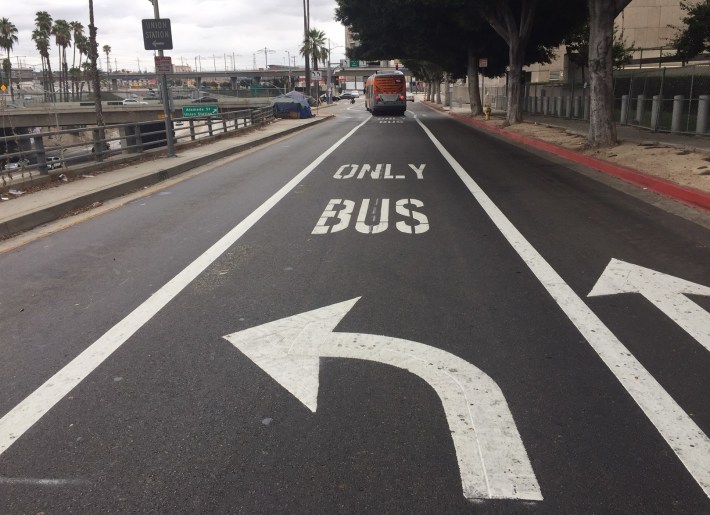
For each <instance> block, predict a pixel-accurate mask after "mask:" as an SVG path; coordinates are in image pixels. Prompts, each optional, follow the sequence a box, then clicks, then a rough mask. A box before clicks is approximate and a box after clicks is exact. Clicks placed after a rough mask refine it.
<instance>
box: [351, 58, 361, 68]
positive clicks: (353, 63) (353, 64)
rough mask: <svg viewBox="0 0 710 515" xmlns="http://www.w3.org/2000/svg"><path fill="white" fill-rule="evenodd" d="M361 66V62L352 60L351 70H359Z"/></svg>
mask: <svg viewBox="0 0 710 515" xmlns="http://www.w3.org/2000/svg"><path fill="white" fill-rule="evenodd" d="M359 66H360V61H357V60H355V59H350V68H357V67H359Z"/></svg>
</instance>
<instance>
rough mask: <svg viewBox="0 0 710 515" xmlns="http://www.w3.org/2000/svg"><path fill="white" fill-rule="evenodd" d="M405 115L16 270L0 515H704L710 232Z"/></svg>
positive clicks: (164, 197)
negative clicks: (405, 514) (464, 514)
mask: <svg viewBox="0 0 710 515" xmlns="http://www.w3.org/2000/svg"><path fill="white" fill-rule="evenodd" d="M409 107H410V109H409V110H408V112H407V114H406V116H404V117H398V116H392V117H389V116H380V117H371V116H370V115H369V113H367V112H366V111H365V110H364V103H363V102H362V101H358V102H357V103H355V104H354V105H352V104H350V103H347V104H343V105H339V106H338V107H336V108H335V109H334V112H335V113H336V114H337V117H336V118H335V119H334V120H331V121H329V122H327V123H324V124H320V125H318V126H316V127H314V128H312V129H310V130H308V131H306V132H303V133H299V134H297V135H294V136H291V137H289V138H287V139H283V140H280V141H278V142H275V143H273V144H271V145H269V146H267V147H265V148H261V149H258V150H256V151H253V152H250V153H248V154H246V155H242V156H240V157H238V158H235V159H233V160H230V161H224V162H220V163H219V164H218V165H216V166H215V167H214V168H213V169H211V170H210V171H208V172H206V173H202V174H200V175H197V176H194V177H191V178H189V179H186V180H183V181H179V182H175V183H170V184H169V185H163V186H162V187H159V188H157V189H155V190H149V191H147V192H146V193H147V194H145V195H142V196H139V197H136V198H134V199H133V200H130V201H129V202H127V203H125V205H123V206H122V207H120V208H117V209H114V210H112V211H110V212H108V213H105V214H103V215H101V216H96V217H93V218H89V219H87V220H85V221H83V222H81V223H77V224H75V225H74V226H72V227H70V228H68V229H66V230H63V231H61V232H57V233H55V234H53V235H51V236H48V237H44V238H41V239H38V240H36V241H34V242H33V243H30V244H27V245H25V246H23V247H21V248H18V249H16V250H12V251H8V252H5V253H2V254H0V270H1V271H2V287H1V288H2V295H1V296H0V335H1V336H0V355H1V356H2V359H0V392H1V393H0V415H1V416H2V418H1V419H0V513H3V514H14V513H18V514H19V513H39V512H43V513H46V514H48V515H49V514H54V513H141V512H151V513H205V512H211V513H436V514H441V513H531V514H532V513H534V514H550V513H564V514H569V513H664V514H667V513H708V512H710V500H709V497H708V496H709V495H710V440H708V436H707V435H708V434H710V374H709V373H708V370H710V314H709V312H710V296H709V295H710V288H709V286H710V231H709V230H708V229H706V228H704V227H702V226H700V225H697V224H694V223H692V222H689V221H687V220H686V219H685V218H683V217H681V216H677V215H676V214H669V213H668V212H667V211H665V210H662V209H660V208H659V207H656V206H653V205H651V204H649V203H647V202H645V201H643V200H641V199H639V198H637V197H636V196H633V195H629V194H627V193H626V192H624V191H621V190H619V189H617V188H613V187H610V186H609V185H607V184H606V183H605V182H600V181H599V180H596V179H595V178H594V176H593V174H590V173H586V172H584V171H583V170H573V169H571V168H570V167H568V166H565V165H564V164H561V163H560V162H557V161H554V160H550V159H548V158H545V157H544V156H541V155H537V154H533V153H530V152H529V151H527V150H525V149H523V148H520V147H517V146H514V145H511V144H510V143H507V142H503V141H500V140H498V139H496V138H494V137H491V136H488V135H485V134H482V133H480V132H477V131H476V130H474V129H471V128H469V127H466V126H464V125H461V124H459V123H457V122H456V121H453V120H451V119H449V118H447V117H445V116H443V115H441V114H438V113H436V112H434V111H430V110H428V109H426V108H424V107H423V106H420V105H419V104H418V103H415V104H414V105H411V104H410V106H409Z"/></svg>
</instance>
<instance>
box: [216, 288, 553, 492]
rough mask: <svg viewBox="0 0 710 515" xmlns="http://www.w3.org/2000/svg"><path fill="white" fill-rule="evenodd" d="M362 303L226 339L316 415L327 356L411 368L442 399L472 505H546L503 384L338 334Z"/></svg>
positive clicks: (392, 344) (404, 347)
mask: <svg viewBox="0 0 710 515" xmlns="http://www.w3.org/2000/svg"><path fill="white" fill-rule="evenodd" d="M357 301H358V299H352V300H349V301H346V302H341V303H339V304H333V305H331V306H327V307H324V308H321V309H316V310H314V311H309V312H307V313H302V314H300V315H295V316H292V317H288V318H284V319H281V320H277V321H274V322H270V323H267V324H264V325H261V326H258V327H253V328H251V329H247V330H244V331H240V332H237V333H233V334H230V335H227V336H225V338H226V339H227V340H229V341H230V342H231V343H232V344H233V345H234V346H235V347H236V348H237V349H239V350H240V351H241V352H242V353H244V354H245V355H246V356H247V357H248V358H250V359H251V360H252V361H254V363H256V364H257V365H258V366H259V367H261V368H262V369H263V370H264V371H265V372H266V373H267V374H269V375H270V376H271V377H272V378H273V379H274V380H276V381H277V382H278V383H279V384H281V386H283V387H284V388H286V389H287V390H288V391H289V392H291V394H293V395H294V396H295V397H296V398H297V399H298V400H299V401H301V402H302V403H303V404H304V405H305V406H306V407H308V408H309V409H310V410H311V411H313V412H315V411H316V408H317V399H318V380H319V377H318V371H319V360H320V358H321V357H332V358H351V359H362V360H369V361H377V362H379V363H385V364H388V365H392V366H395V367H399V368H402V369H404V370H408V371H409V372H411V373H413V374H416V375H417V376H419V377H420V378H422V379H423V380H424V381H426V382H427V383H429V385H431V387H432V388H434V390H435V391H436V393H437V394H438V395H439V398H440V399H441V402H442V404H443V407H444V412H445V413H446V419H447V421H448V424H449V429H450V430H451V437H452V439H453V442H454V447H455V449H456V457H457V460H458V464H459V472H460V474H461V483H462V486H463V494H464V496H465V497H466V498H469V499H482V498H483V499H491V498H496V499H528V500H542V494H541V493H540V487H539V486H538V483H537V479H536V477H535V474H534V472H533V470H532V466H531V465H530V460H529V459H528V456H527V453H526V452H525V447H524V446H523V442H522V440H521V439H520V435H519V434H518V430H517V428H516V427H515V422H514V421H513V416H512V414H511V413H510V410H509V409H508V404H507V403H506V401H505V398H504V397H503V393H502V392H501V390H500V388H498V385H497V384H496V383H495V382H494V381H493V380H492V379H491V378H490V377H488V376H487V375H486V374H484V373H483V372H482V371H481V370H479V369H478V368H476V367H475V366H473V365H471V364H470V363H468V362H466V361H464V360H463V359H461V358H458V357H456V356H454V355H452V354H449V353H448V352H445V351H443V350H440V349H436V348H434V347H430V346H428V345H424V344H421V343H417V342H412V341H409V340H403V339H400V338H391V337H388V336H376V335H370V334H360V333H334V332H333V330H334V329H335V327H336V326H337V325H338V323H339V322H340V320H341V319H342V318H343V317H344V316H345V315H346V314H347V313H348V312H349V311H350V309H351V308H352V307H353V306H354V305H355V303H356V302H357Z"/></svg>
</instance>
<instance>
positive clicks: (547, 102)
mask: <svg viewBox="0 0 710 515" xmlns="http://www.w3.org/2000/svg"><path fill="white" fill-rule="evenodd" d="M544 100H545V101H544V102H543V103H542V114H543V115H545V116H547V115H548V114H550V97H545V99H544Z"/></svg>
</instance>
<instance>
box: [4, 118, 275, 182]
mask: <svg viewBox="0 0 710 515" xmlns="http://www.w3.org/2000/svg"><path fill="white" fill-rule="evenodd" d="M273 120H274V115H273V109H272V107H271V106H266V107H259V108H252V109H244V110H240V111H228V112H223V113H220V114H218V115H213V116H205V117H194V118H173V119H172V125H173V137H174V140H175V144H176V146H181V145H183V146H184V145H188V144H191V143H195V142H203V141H206V140H209V139H213V138H217V137H222V136H224V135H226V134H228V133H236V132H238V131H242V130H245V129H253V128H256V127H259V126H263V125H265V124H267V123H270V122H272V121H273ZM166 145H167V133H166V130H165V121H149V122H131V123H127V124H115V125H106V126H104V127H103V129H100V128H99V127H96V126H93V127H81V128H75V129H66V130H55V131H46V132H45V131H38V130H36V129H35V130H34V131H32V132H30V133H29V134H13V135H10V136H4V137H0V148H1V149H4V152H3V153H2V154H0V187H6V186H7V185H9V184H12V183H15V182H17V179H18V178H20V179H29V178H32V177H35V176H38V175H39V176H41V175H49V174H50V173H52V172H53V171H54V173H61V172H58V171H57V170H61V171H71V170H72V169H73V168H75V167H79V166H82V165H84V164H86V163H89V162H102V161H106V162H110V161H112V160H115V159H116V158H117V157H118V156H120V157H121V158H126V157H129V158H130V157H131V156H133V157H137V155H139V154H141V153H142V152H145V151H148V150H153V149H158V148H166Z"/></svg>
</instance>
